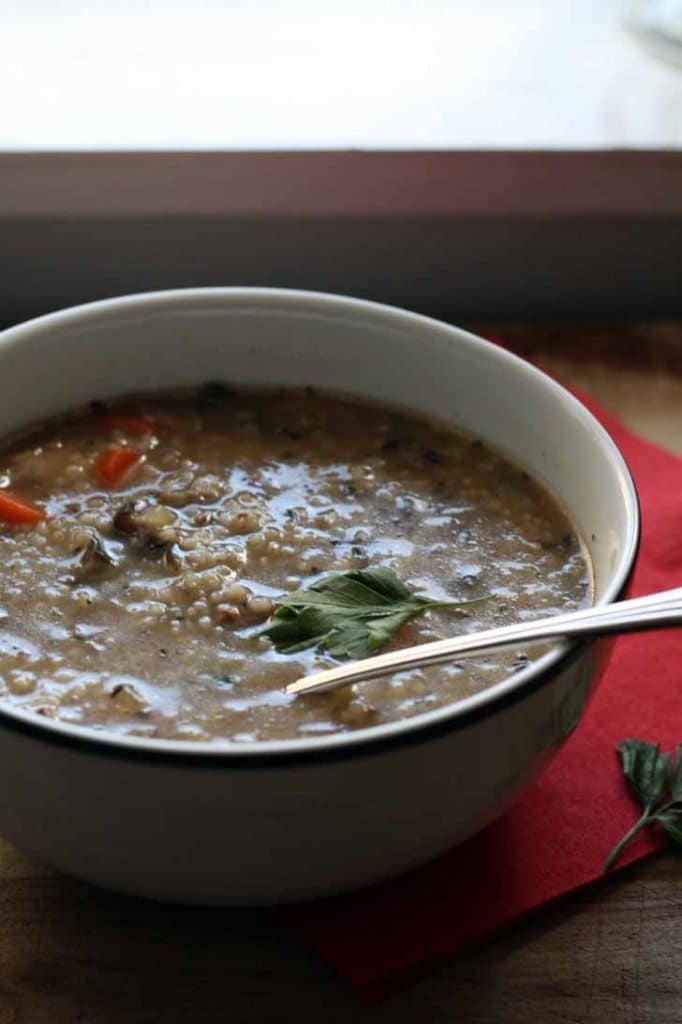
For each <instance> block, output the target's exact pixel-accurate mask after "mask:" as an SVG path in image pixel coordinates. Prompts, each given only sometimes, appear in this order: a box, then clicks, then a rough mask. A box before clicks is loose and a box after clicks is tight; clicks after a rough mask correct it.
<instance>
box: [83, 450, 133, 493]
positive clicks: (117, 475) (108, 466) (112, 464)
mask: <svg viewBox="0 0 682 1024" xmlns="http://www.w3.org/2000/svg"><path fill="white" fill-rule="evenodd" d="M143 459H144V455H142V453H141V452H136V451H135V450H134V449H132V448H110V449H109V451H107V452H102V454H101V455H100V457H99V458H98V460H97V462H96V463H95V473H96V475H97V476H98V477H99V479H100V480H101V481H102V483H103V484H106V486H107V487H118V485H119V484H120V483H122V481H123V480H124V479H125V477H127V476H128V474H129V473H131V472H132V470H133V469H134V468H135V466H137V465H138V464H139V463H140V462H142V460H143Z"/></svg>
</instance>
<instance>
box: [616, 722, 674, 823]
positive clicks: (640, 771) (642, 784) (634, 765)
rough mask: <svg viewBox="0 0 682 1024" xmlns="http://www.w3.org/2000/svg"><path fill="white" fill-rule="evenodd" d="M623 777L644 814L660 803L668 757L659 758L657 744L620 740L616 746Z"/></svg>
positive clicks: (667, 778)
mask: <svg viewBox="0 0 682 1024" xmlns="http://www.w3.org/2000/svg"><path fill="white" fill-rule="evenodd" d="M618 753H619V754H620V759H621V762H622V766H623V775H624V776H625V778H626V780H627V783H628V785H629V787H630V789H631V790H632V792H633V793H634V794H635V796H636V797H637V799H638V800H639V802H640V804H641V805H642V807H643V808H644V810H645V811H647V812H648V811H650V810H651V809H652V807H655V805H656V804H657V803H658V802H659V801H660V800H662V799H663V796H664V795H665V793H666V791H667V789H668V786H669V785H670V779H671V774H672V765H671V761H670V754H661V753H660V750H659V746H658V744H657V743H655V744H654V743H643V742H642V740H624V741H623V742H622V743H621V744H619V746H618Z"/></svg>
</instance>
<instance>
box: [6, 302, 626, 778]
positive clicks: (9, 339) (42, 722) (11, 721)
mask: <svg viewBox="0 0 682 1024" xmlns="http://www.w3.org/2000/svg"><path fill="white" fill-rule="evenodd" d="M254 297H258V298H259V299H260V300H261V305H260V308H262V309H265V308H268V307H267V305H266V304H265V303H264V302H263V300H264V299H266V300H270V302H271V303H275V304H279V307H280V308H281V307H282V306H283V307H285V308H286V307H287V306H289V305H291V306H292V307H293V309H294V311H299V312H301V313H303V312H308V313H311V312H318V313H320V312H327V313H328V312H329V311H330V307H331V308H332V309H333V307H334V306H338V308H339V310H340V311H341V312H343V313H345V318H346V319H348V315H349V310H348V308H347V307H348V304H350V305H351V306H352V307H353V308H354V310H356V311H358V312H359V313H360V314H362V313H364V314H365V318H366V319H367V317H368V314H369V315H371V316H372V317H374V318H376V319H377V320H379V319H383V320H384V321H385V320H386V319H388V320H391V321H394V322H395V326H396V327H398V328H399V329H404V328H405V327H406V326H409V324H410V323H412V324H414V325H415V327H419V328H421V329H422V330H423V329H424V328H427V329H429V330H430V331H432V332H434V331H435V332H437V333H438V334H444V335H445V334H447V332H449V331H450V330H456V331H457V332H458V333H459V334H460V335H463V336H464V338H465V339H466V340H467V341H469V342H470V343H474V345H475V346H480V345H483V346H490V347H491V348H494V349H495V350H496V352H497V354H498V357H499V358H501V359H503V360H504V361H507V362H509V363H510V364H512V365H517V366H521V367H522V368H523V371H524V372H526V373H530V374H531V375H533V376H536V377H539V378H542V380H543V382H544V385H545V386H546V387H549V388H550V389H551V390H554V391H556V393H557V395H558V396H559V397H560V398H561V400H562V401H563V402H566V401H568V403H569V405H571V406H572V407H573V411H574V412H575V413H576V414H578V415H579V416H580V417H581V418H583V419H587V420H588V421H589V422H590V425H591V427H592V429H594V430H596V432H597V433H598V434H599V435H601V437H602V439H603V440H605V441H606V442H607V444H608V446H609V447H610V448H611V450H612V453H613V454H614V455H615V457H616V461H617V462H618V463H619V465H620V470H621V473H622V475H623V479H624V483H625V484H626V485H628V486H629V490H630V493H631V497H632V498H633V500H634V513H635V516H634V531H633V533H632V535H631V537H630V538H628V540H629V554H628V552H627V550H626V552H625V553H624V555H623V557H622V562H623V565H622V566H621V570H620V573H619V574H617V575H616V578H615V581H614V582H617V581H618V578H619V576H620V577H621V582H620V585H619V586H618V589H617V590H616V591H615V592H614V593H613V594H612V595H611V596H610V598H608V600H610V601H618V600H620V599H621V598H622V597H623V596H624V594H625V593H626V592H627V590H628V587H629V584H630V582H631V579H632V575H633V572H634V568H635V564H636V560H637V554H638V551H639V546H640V538H641V515H640V503H639V496H638V494H637V489H636V487H635V484H634V481H633V479H632V474H631V473H630V470H629V467H628V465H627V463H626V462H625V459H624V458H623V455H622V454H621V452H620V449H619V448H618V446H617V445H616V443H615V441H614V440H613V438H612V437H611V436H610V434H609V433H608V431H607V430H606V429H605V428H604V427H603V426H602V425H601V424H600V423H599V421H598V420H597V419H596V418H595V417H594V416H593V415H592V413H590V411H589V410H588V409H586V408H585V406H584V405H582V403H580V402H579V401H578V399H576V398H575V397H574V396H573V395H572V394H571V393H570V392H569V391H567V390H566V389H565V388H563V387H562V386H561V385H560V384H558V383H557V382H556V381H555V380H553V378H551V377H550V376H549V375H548V374H545V373H543V372H542V371H541V370H539V369H537V367H535V366H533V365H532V364H530V363H527V362H526V361H525V360H523V359H521V358H520V357H518V356H516V355H514V354H513V353H510V352H508V351H507V350H506V349H503V348H501V347H500V346H497V345H495V344H494V343H492V342H489V341H486V340H485V339H482V338H479V337H478V336H476V335H472V334H470V333H469V332H467V331H464V330H463V329H462V328H457V327H454V326H453V325H448V324H445V323H444V322H442V321H438V320H434V319H432V318H430V317H426V316H422V315H421V314H418V313H412V312H409V311H407V310H399V309H397V308H395V307H392V306H387V305H383V304H381V303H375V302H370V301H367V300H364V299H355V298H352V297H346V296H340V295H332V294H326V293H322V292H304V291H295V290H289V289H274V288H248V287H243V288H242V287H234V288H232V287H226V288H187V289H176V290H170V291H159V292H146V293H140V294H136V295H128V296H119V297H116V298H112V299H103V300H99V301H96V302H91V303H87V304H83V305H80V306H74V307H70V308H68V309H64V310H58V311H56V312H54V313H48V314H46V315H45V316H42V317H36V318H35V319H33V320H30V321H26V322H25V323H22V324H18V325H17V326H15V327H11V328H9V329H7V330H5V331H3V332H0V348H1V347H3V346H4V345H9V346H10V347H11V346H12V343H14V344H16V343H17V342H19V341H21V338H22V336H23V335H24V334H31V333H32V332H34V331H35V330H36V329H37V330H38V331H40V330H41V328H42V329H43V330H45V329H47V330H48V331H49V330H50V329H51V328H52V327H53V326H54V325H55V324H58V323H59V321H65V322H66V323H67V324H73V323H77V322H78V321H79V320H86V321H87V320H88V319H89V318H90V317H92V316H93V314H94V315H95V316H96V315H97V313H98V312H100V311H105V312H106V311H107V310H108V309H112V308H113V309H117V310H120V311H121V312H131V311H132V312H135V311H136V310H137V309H138V308H139V307H143V308H144V307H146V304H147V302H148V301H149V300H150V299H154V300H156V301H157V302H159V303H160V304H162V308H163V307H164V306H165V307H167V306H168V305H171V306H172V305H174V304H176V303H177V305H178V306H179V307H182V306H183V305H184V304H185V303H186V302H187V301H188V300H190V299H197V300H203V301H204V302H205V301H206V300H207V299H220V298H222V299H225V298H232V299H233V300H234V301H235V303H239V302H240V300H241V301H243V300H249V299H253V298H254ZM304 303H305V304H307V307H308V308H307V309H306V310H304V309H302V305H303V304H304ZM311 307H317V308H312V309H311ZM157 309H158V307H157ZM146 312H147V313H149V311H148V310H146ZM443 340H446V343H447V344H452V340H451V338H449V337H448V338H447V339H445V338H443ZM626 556H627V557H626ZM596 603H597V604H604V603H607V602H606V600H602V601H598V602H596ZM591 644H592V641H587V642H578V643H575V644H572V645H570V646H568V648H567V649H566V650H564V652H563V653H562V652H561V650H557V649H555V650H554V651H552V652H550V653H549V654H547V655H544V656H543V657H542V658H540V659H538V661H537V662H536V663H534V664H531V665H529V666H528V668H526V669H524V670H523V671H521V672H519V673H515V674H514V675H513V676H510V677H507V679H504V680H502V681H501V682H500V683H497V684H495V686H491V687H489V688H487V689H486V690H483V691H481V693H480V694H475V695H472V696H471V697H468V698H464V700H461V701H457V702H455V703H454V704H452V705H446V706H445V707H443V708H438V709H435V710H433V711H427V712H423V713H422V714H420V715H415V716H414V717H413V718H408V719H402V720H400V721H398V722H392V723H385V724H384V725H379V726H372V727H370V728H369V729H360V730H357V731H355V732H349V733H343V734H334V735H332V736H329V737H325V738H319V739H314V740H310V739H308V738H305V739H303V738H302V739H298V738H292V739H288V740H261V741H254V743H253V744H248V745H247V744H236V743H234V742H233V741H232V742H231V741H225V742H224V743H218V742H213V743H208V742H204V741H201V742H196V741H189V742H185V741H177V740H155V739H147V738H137V737H123V736H118V735H117V734H116V733H114V732H105V731H102V732H100V731H99V730H94V729H92V728H91V727H87V726H81V725H76V724H72V723H66V722H61V721H59V720H55V721H53V720H50V719H41V718H39V717H38V716H37V715H35V714H34V713H31V712H27V711H23V709H21V708H12V707H11V706H3V705H2V704H0V728H8V729H9V730H10V731H15V732H19V733H24V734H29V735H31V736H33V737H34V738H37V739H40V740H41V741H42V742H45V743H54V744H56V745H58V746H65V747H71V748H76V749H80V750H84V751H89V752H91V753H96V754H98V755H101V756H108V757H117V758H124V759H133V760H143V761H156V760H162V761H164V762H170V763H176V764H192V765H193V766H198V765H200V764H202V763H204V764H205V766H206V767H209V766H211V767H214V766H215V760H216V758H221V759H224V761H225V767H230V768H232V767H234V768H249V769H259V768H261V769H267V768H268V767H270V766H273V765H287V764H300V763H302V762H310V763H311V764H314V763H318V762H320V761H336V760H343V759H344V758H346V757H354V756H358V755H362V756H368V755H372V754H380V753H383V752H385V751H386V750H390V749H395V748H399V747H401V746H404V745H406V744H410V745H412V744H414V743H421V742H427V741H429V740H430V739H436V738H438V737H439V736H442V735H445V734H447V733H449V732H452V731H455V730H458V729H461V728H464V727H466V726H467V725H470V724H471V723H472V722H475V721H478V720H480V719H483V718H487V717H488V716H489V715H492V714H495V713H496V712H497V711H498V710H502V709H503V708H506V707H509V706H511V705H513V704H516V703H518V702H519V701H521V700H523V699H525V698H527V697H529V696H531V695H532V694H533V693H534V692H536V690H538V689H539V688H540V687H542V686H544V685H546V684H547V683H549V682H551V681H552V679H553V678H554V676H556V675H557V674H558V673H559V672H560V671H561V670H563V669H564V668H566V667H568V666H569V665H570V664H571V663H572V662H573V661H575V660H576V659H577V658H578V656H579V655H580V654H582V653H583V651H585V650H586V649H587V648H588V647H590V646H591ZM539 666H541V667H540V668H539ZM471 705H473V706H471ZM434 718H435V719H436V720H435V721H434V720H433V719H434ZM386 733H388V735H385V734H386ZM228 744H229V745H228ZM282 747H284V748H286V749H281V748H282ZM261 762H262V763H261Z"/></svg>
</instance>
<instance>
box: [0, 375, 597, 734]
mask: <svg viewBox="0 0 682 1024" xmlns="http://www.w3.org/2000/svg"><path fill="white" fill-rule="evenodd" d="M0 561H1V564H2V570H3V571H2V574H1V575H0V700H2V701H4V702H8V703H11V704H13V705H18V706H21V707H24V708H29V709H31V710H33V711H35V712H37V713H38V714H40V715H44V716H47V717H51V718H58V719H61V720H63V721H68V722H72V723H76V724H79V725H85V726H89V727H91V728H96V729H106V730H108V731H110V732H116V733H119V734H125V735H132V736H147V737H159V738H169V739H185V740H202V741H206V740H213V741H217V742H219V741H221V740H223V741H224V740H232V741H242V742H248V741H253V740H268V739H282V738H304V737H310V736H321V735H325V734H329V733H338V732H344V731H348V730H354V729H360V728H363V727H366V726H371V725H377V724H380V723H382V722H389V721H394V720H396V719H401V718H408V717H410V716H413V715H416V714H419V713H420V712H424V711H427V710H430V709H433V708H437V707H440V706H443V705H445V704H450V703H453V702H454V701H457V700H459V699H461V698H463V697H466V696H468V695H470V694H473V693H477V692H478V691H480V690H483V689H485V688H486V687H488V686H491V685H493V684H494V683H497V682H499V681H500V680H502V679H504V678H505V677H506V676H508V675H509V674H510V673H512V672H515V671H518V670H519V669H521V668H523V667H525V666H526V665H527V664H528V660H529V657H530V656H533V657H538V656H539V655H540V653H542V652H541V651H537V650H535V651H533V652H528V653H526V652H525V651H522V650H519V651H511V652H510V651H506V652H500V653H496V654H490V655H487V656H485V657H482V658H479V659H477V660H472V661H468V660H467V661H463V662H461V663H455V664H451V665H444V666H439V667H432V668H429V669H425V670H415V671H410V672H403V673H399V674H396V675H395V676H393V677H392V678H390V679H386V680H378V681H374V682H368V683H362V684H359V685H357V686H355V687H352V688H346V689H340V690H337V691H334V692H331V693H321V694H313V695H310V696H307V697H292V696H287V695H286V694H285V693H284V692H283V687H284V686H285V685H286V684H287V683H289V682H292V681H293V680H294V679H296V678H298V677H299V676H301V675H303V674H305V673H308V672H311V671H314V670H316V669H319V668H323V667H328V666H329V665H331V664H333V663H334V658H333V656H332V654H331V653H330V651H335V653H337V654H338V653H351V654H352V653H354V651H361V650H364V648H363V647H362V646H357V647H356V648H352V647H350V648H349V649H348V650H347V651H345V652H344V651H343V650H341V648H339V646H338V644H337V647H336V648H334V646H333V645H328V646H327V648H326V649H325V646H324V645H323V644H321V643H316V642H311V643H306V644H303V649H299V650H295V651H293V652H290V653H286V652H284V651H283V650H282V645H281V644H277V643H276V642H273V640H272V639H271V638H270V636H271V635H272V625H273V624H274V623H276V622H277V621H278V619H277V618H275V619H272V616H273V613H274V612H275V611H276V609H277V607H278V602H279V599H280V598H282V596H283V595H287V594H288V595H291V594H293V593H295V592H297V591H301V590H307V589H309V588H310V587H311V586H312V585H315V584H317V583H319V582H320V581H321V580H323V579H324V578H325V577H326V576H328V575H329V574H336V573H346V574H347V573H354V572H358V571H364V570H370V571H371V572H373V571H375V570H378V571H379V572H380V573H384V576H383V578H384V579H388V575H387V574H386V572H387V571H388V572H389V573H390V574H395V575H394V576H393V578H395V577H397V579H398V580H399V581H400V584H399V585H403V584H404V585H405V587H406V588H407V591H408V592H409V594H410V595H415V594H416V595H417V598H416V599H417V600H419V599H421V598H428V600H429V602H434V605H433V607H428V608H420V609H419V614H414V615H413V614H407V611H412V610H414V609H413V608H412V607H410V608H409V609H407V611H405V609H404V608H403V612H404V615H403V619H401V620H400V621H398V620H395V623H394V625H395V629H390V630H389V634H390V635H386V636H384V635H383V634H382V636H381V643H384V642H385V641H388V643H389V646H408V645H411V644H416V643H421V642H426V641H428V640H434V639H438V638H443V637H448V636H452V635H454V634H457V633H461V632H464V631H467V632H468V631H472V630H478V629H485V628H488V627H491V626H497V625H503V624H505V623H509V622H513V621H516V620H519V619H524V618H533V617H538V616H541V615H552V614H558V613H560V612H562V611H567V610H569V609H571V608H577V607H579V606H581V605H583V604H585V603H587V602H588V601H589V600H590V574H589V567H588V563H587V560H586V556H585V554H584V549H583V545H582V544H581V542H580V540H579V538H578V536H577V534H576V531H575V528H574V527H573V525H572V524H571V523H570V522H569V520H568V519H567V517H566V515H565V513H564V512H563V511H562V509H561V508H560V507H559V506H558V504H557V502H556V501H555V500H554V499H553V497H552V496H551V495H550V494H548V493H547V491H546V490H545V489H544V488H543V487H541V486H540V485H539V484H538V483H536V482H535V481H534V480H533V479H531V478H530V477H529V475H528V474H527V473H526V472H525V471H523V470H522V469H520V468H519V467H517V466H515V465H514V464H512V463H511V462H509V461H508V460H506V459H505V458H504V457H502V456H501V455H499V454H498V453H496V452H494V451H491V450H489V449H488V448H487V447H485V446H484V445H482V444H481V443H480V442H479V441H477V440H476V439H473V438H467V437H465V436H462V435H459V434H456V433H455V432H453V431H452V430H450V429H448V428H446V427H444V426H443V425H441V424H437V423H432V422H429V421H427V420H423V419H420V418H417V417H415V416H413V415H411V414H409V413H407V412H403V411H400V410H397V409H392V408H386V407H379V406H376V405H370V404H364V403H362V402H356V401H348V400H344V399H341V398H337V397H334V396H332V395H328V394H324V393H321V392H313V391H312V390H311V389H303V390H290V389H286V390H277V391H275V390H273V391H232V390H231V389H229V388H227V387H226V386H224V385H222V384H209V385H206V386H205V387H203V388H201V389H200V391H199V393H198V394H193V395H183V394H162V395H150V396H141V397H137V398H134V399H128V400H125V401H120V402H115V403H111V404H108V405H102V404H101V403H93V406H92V407H91V408H90V409H88V410H84V411H79V412H77V413H74V414H72V415H70V416H68V417H64V418H62V419H60V420H59V421H54V422H51V423H48V424H46V425H44V426H43V427H41V428H36V429H35V430H32V431H30V432H24V433H23V434H22V436H21V437H16V438H14V439H12V440H10V441H8V442H7V444H6V445H5V448H4V449H3V450H2V452H0ZM403 600H404V601H408V603H409V600H415V598H414V597H409V598H405V597H404V598H403ZM440 605H442V607H440ZM374 639H375V638H374V637H372V638H371V640H372V642H374ZM363 642H364V641H363Z"/></svg>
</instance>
